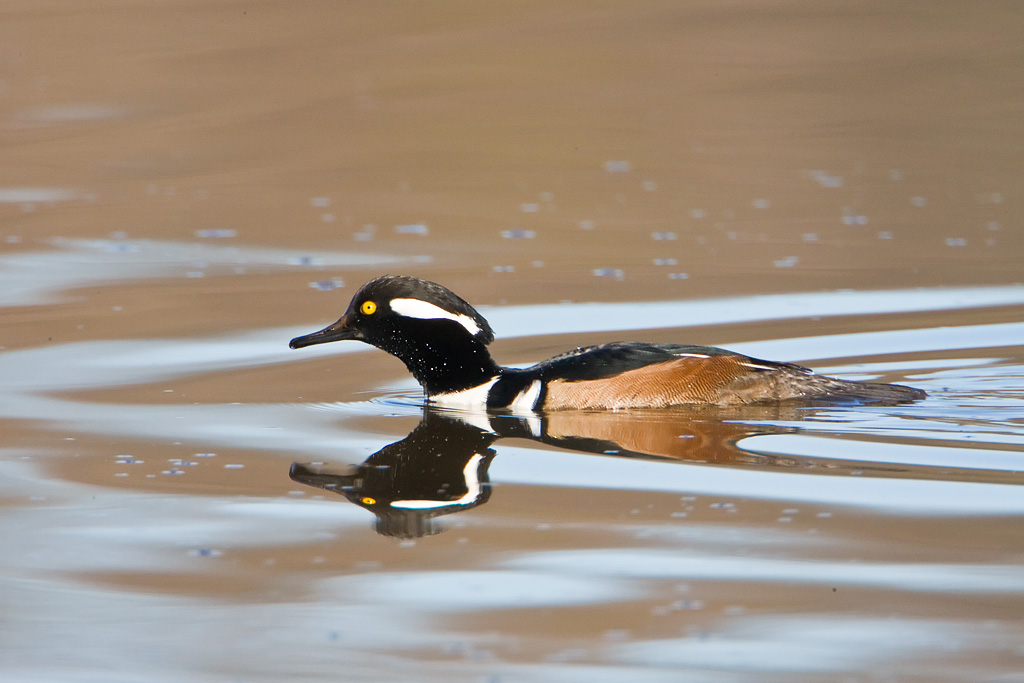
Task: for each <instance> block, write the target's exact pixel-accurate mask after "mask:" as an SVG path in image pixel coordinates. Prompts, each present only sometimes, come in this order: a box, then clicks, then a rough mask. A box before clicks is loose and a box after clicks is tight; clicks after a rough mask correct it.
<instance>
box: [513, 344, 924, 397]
mask: <svg viewBox="0 0 1024 683" xmlns="http://www.w3.org/2000/svg"><path fill="white" fill-rule="evenodd" d="M530 370H531V371H532V372H535V373H536V376H537V377H539V378H540V379H541V380H543V382H544V386H545V395H544V397H543V408H544V409H546V410H566V409H601V408H660V407H665V406H672V405H686V404H715V405H740V404H748V403H759V402H767V401H785V400H806V401H813V402H835V403H851V402H852V403H856V402H870V403H878V402H885V403H899V402H904V401H911V400H915V399H918V398H922V397H923V396H924V392H923V391H920V390H918V389H913V388H911V387H904V386H900V385H895V384H881V383H872V382H851V381H847V380H840V379H836V378H833V377H826V376H823V375H815V374H813V373H812V372H811V370H809V369H807V368H804V367H802V366H799V365H794V364H792V363H779V362H775V361H765V360H760V359H757V358H751V357H749V356H744V355H742V354H738V353H733V352H731V351H727V350H725V349H720V348H716V347H708V346H689V345H682V344H652V343H646V342H612V343H610V344H601V345H598V346H588V347H583V348H579V349H576V350H574V351H570V352H568V353H564V354H562V355H559V356H555V357H554V358H551V359H549V360H546V361H544V362H542V363H539V364H538V365H536V366H534V367H533V368H530Z"/></svg>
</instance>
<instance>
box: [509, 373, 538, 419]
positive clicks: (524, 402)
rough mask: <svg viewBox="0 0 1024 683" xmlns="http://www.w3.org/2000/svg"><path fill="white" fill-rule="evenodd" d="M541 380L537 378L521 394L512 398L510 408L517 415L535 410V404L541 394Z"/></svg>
mask: <svg viewBox="0 0 1024 683" xmlns="http://www.w3.org/2000/svg"><path fill="white" fill-rule="evenodd" d="M540 388H541V385H540V380H539V379H535V380H533V382H532V383H531V384H530V386H528V387H526V388H525V389H523V390H522V391H520V392H519V394H518V395H517V396H516V397H515V398H514V399H512V403H510V404H509V405H508V409H509V410H511V411H512V413H513V414H515V415H521V414H529V413H532V412H533V406H534V404H535V403H537V397H538V396H540Z"/></svg>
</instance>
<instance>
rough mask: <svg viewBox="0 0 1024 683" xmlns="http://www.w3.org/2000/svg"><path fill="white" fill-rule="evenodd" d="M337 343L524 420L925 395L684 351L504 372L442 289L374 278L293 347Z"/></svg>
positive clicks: (479, 331) (671, 348)
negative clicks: (564, 413)
mask: <svg viewBox="0 0 1024 683" xmlns="http://www.w3.org/2000/svg"><path fill="white" fill-rule="evenodd" d="M341 340H355V341H361V342H365V343H367V344H371V345H373V346H376V347H377V348H379V349H381V350H382V351H386V352H387V353H390V354H391V355H393V356H396V357H397V358H398V359H400V360H401V361H402V362H403V363H405V366H406V367H407V368H408V369H409V372H411V373H412V375H413V377H415V378H416V381H417V382H419V383H420V386H422V387H423V390H424V393H425V394H426V400H427V402H428V403H430V404H436V405H441V406H449V407H462V408H478V409H480V408H486V409H488V410H501V411H510V412H515V413H528V412H546V411H555V410H571V409H579V410H597V409H613V410H616V409H626V408H663V407H668V406H679V405H692V404H703V405H722V406H725V405H742V404H749V403H766V402H776V401H806V402H810V403H816V404H820V403H903V402H907V401H914V400H917V399H920V398H924V396H925V392H924V391H922V390H920V389H915V388H913V387H907V386H903V385H899V384H882V383H878V382H855V381H849V380H842V379H837V378H834V377H827V376H824V375H816V374H814V373H813V372H812V371H811V370H809V369H808V368H805V367H802V366H800V365H795V364H793V363H784V362H776V361H766V360H760V359H757V358H751V357H750V356H744V355H742V354H739V353H734V352H732V351H728V350H726V349H720V348H716V347H713V346H691V345H685V344H655V343H650V342H611V343H608V344H599V345H596V346H584V347H580V348H577V349H574V350H572V351H568V352H566V353H563V354H561V355H558V356H555V357H553V358H549V359H548V360H545V361H541V362H540V363H537V364H536V365H533V366H531V367H527V368H510V367H502V366H500V365H498V364H497V363H496V362H495V361H494V359H493V358H491V354H490V352H489V351H488V349H487V345H488V344H490V343H491V342H492V341H493V340H494V332H493V330H492V329H491V326H490V325H489V324H488V323H487V321H486V320H485V319H484V317H483V316H482V315H480V313H479V312H477V310H476V309H475V308H473V307H472V306H471V305H470V304H468V303H467V302H466V301H465V300H463V299H462V298H460V297H459V296H457V295H456V294H455V293H454V292H452V291H451V290H449V289H447V288H446V287H443V286H442V285H439V284H437V283H434V282H428V281H426V280H421V279H419V278H415V277H409V276H403V275H385V276H383V277H378V278H376V279H373V280H370V281H369V282H367V283H366V284H365V285H363V286H362V287H360V288H359V291H357V292H356V293H355V296H353V297H352V301H351V303H350V304H349V306H348V309H347V310H346V311H345V314H344V315H343V316H342V317H341V318H340V319H339V320H338V321H337V322H335V323H333V324H332V325H329V326H327V327H325V328H324V329H322V330H319V331H318V332H313V333H312V334H307V335H304V336H301V337H296V338H295V339H292V340H291V342H290V343H289V346H290V347H291V348H293V349H299V348H302V347H305V346H311V345H313V344H323V343H326V342H333V341H341Z"/></svg>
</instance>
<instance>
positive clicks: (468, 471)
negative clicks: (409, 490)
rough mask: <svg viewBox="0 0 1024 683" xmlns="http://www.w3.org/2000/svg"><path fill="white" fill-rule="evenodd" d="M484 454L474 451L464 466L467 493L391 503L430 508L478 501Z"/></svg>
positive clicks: (409, 508) (412, 507)
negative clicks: (439, 498)
mask: <svg viewBox="0 0 1024 683" xmlns="http://www.w3.org/2000/svg"><path fill="white" fill-rule="evenodd" d="M483 459H484V456H482V455H480V454H479V453H474V454H473V457H471V458H470V459H469V462H467V463H466V466H465V467H463V468H462V476H463V478H464V479H465V481H466V494H465V495H464V496H460V497H459V498H456V499H455V500H396V501H394V502H393V503H391V507H393V508H403V509H406V510H429V509H431V508H443V507H448V506H449V505H469V504H471V503H474V502H476V499H477V498H479V497H480V473H479V472H478V469H479V467H480V461H481V460H483Z"/></svg>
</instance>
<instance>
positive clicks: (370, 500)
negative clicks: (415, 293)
mask: <svg viewBox="0 0 1024 683" xmlns="http://www.w3.org/2000/svg"><path fill="white" fill-rule="evenodd" d="M366 303H371V302H369V301H367V302H366ZM364 307H365V304H364ZM360 502H361V503H362V504H363V505H374V504H376V502H377V499H376V498H370V497H369V496H364V497H363V498H362V500H360Z"/></svg>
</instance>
